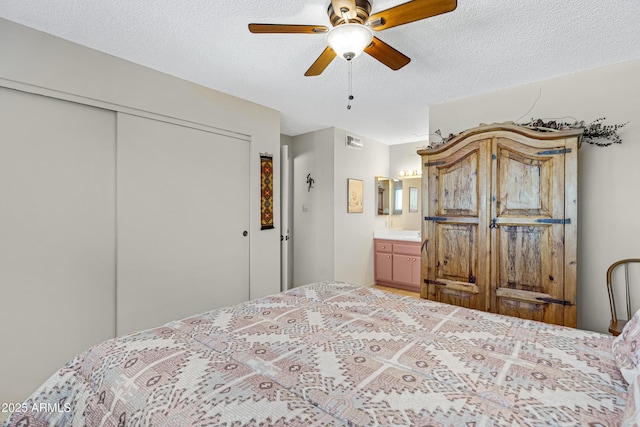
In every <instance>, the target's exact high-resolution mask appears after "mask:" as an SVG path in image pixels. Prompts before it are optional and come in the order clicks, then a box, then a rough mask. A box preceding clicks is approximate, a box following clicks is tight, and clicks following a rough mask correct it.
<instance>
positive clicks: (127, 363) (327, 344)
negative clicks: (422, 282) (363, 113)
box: [7, 282, 627, 427]
mask: <svg viewBox="0 0 640 427" xmlns="http://www.w3.org/2000/svg"><path fill="white" fill-rule="evenodd" d="M612 340H613V339H612V337H610V336H606V335H602V334H598V333H593V332H586V331H581V330H577V329H570V328H564V327H556V326H550V325H547V324H543V323H537V322H532V321H527V320H522V319H517V318H510V317H505V316H498V315H494V314H490V313H484V312H479V311H473V310H467V309H464V308H460V307H455V306H451V305H446V304H440V303H434V302H432V301H426V300H419V299H416V298H411V297H402V296H399V295H395V294H389V293H386V292H383V291H380V290H376V289H371V288H366V287H357V286H353V285H348V284H343V283H326V282H323V283H318V284H313V285H309V286H305V287H301V288H296V289H293V290H291V291H288V292H285V293H282V294H278V295H274V296H270V297H267V298H262V299H259V300H256V301H253V302H249V303H245V304H241V305H237V306H234V307H230V308H227V309H220V310H214V311H210V312H207V313H203V314H200V315H197V316H194V317H190V318H187V319H184V320H180V321H175V322H172V323H169V324H167V325H165V326H163V327H159V328H156V329H151V330H148V331H144V332H140V333H137V334H134V335H129V336H124V337H120V338H116V339H113V340H109V341H105V342H103V343H101V344H99V345H97V346H95V347H93V348H91V349H89V350H88V351H86V352H85V353H83V354H81V355H79V356H78V357H76V358H75V359H74V360H72V361H71V362H69V363H68V364H67V365H66V366H65V367H64V368H63V369H61V370H60V371H58V372H57V373H56V374H54V375H53V376H52V377H51V378H50V379H49V380H48V381H47V382H46V383H45V384H44V385H42V387H41V388H40V389H38V390H37V391H36V392H35V393H34V394H33V395H32V397H31V398H29V400H27V401H26V402H25V404H24V405H23V409H24V411H22V412H16V413H14V414H13V416H12V418H10V419H9V421H8V422H7V425H9V426H27V425H28V426H31V427H34V426H46V425H50V426H54V425H55V426H63V425H64V426H67V425H74V426H83V425H86V426H165V425H166V426H212V425H220V426H266V425H274V426H312V425H317V426H338V425H339V426H341V425H357V426H373V425H385V426H409V425H415V426H426V425H431V426H483V425H487V426H490V425H495V426H498V425H500V426H506V425H509V426H514V425H528V426H548V425H554V426H576V425H612V426H613V425H619V424H620V420H621V417H622V413H623V411H624V406H625V402H626V394H627V391H626V389H627V385H626V383H625V381H624V379H623V378H622V376H621V374H620V371H619V370H618V368H617V367H616V364H615V361H614V359H613V356H612V354H611V344H612Z"/></svg>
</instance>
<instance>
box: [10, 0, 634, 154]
mask: <svg viewBox="0 0 640 427" xmlns="http://www.w3.org/2000/svg"><path fill="white" fill-rule="evenodd" d="M402 2H403V0H373V1H372V8H373V10H372V13H375V12H378V11H381V10H384V9H387V8H389V7H392V6H396V5H397V4H400V3H402ZM328 4H329V1H327V0H306V1H300V0H110V1H104V0H60V1H50V0H2V1H1V2H0V16H1V17H3V18H6V19H9V20H11V21H15V22H18V23H20V24H24V25H26V26H29V27H32V28H35V29H38V30H41V31H44V32H47V33H50V34H53V35H56V36H59V37H62V38H64V39H67V40H71V41H74V42H76V43H79V44H82V45H85V46H89V47H92V48H94V49H97V50H100V51H103V52H107V53H109V54H112V55H115V56H118V57H121V58H124V59H127V60H129V61H132V62H135V63H138V64H142V65H145V66H147V67H150V68H153V69H156V70H159V71H163V72H165V73H168V74H171V75H174V76H178V77H181V78H183V79H186V80H189V81H192V82H195V83H198V84H201V85H204V86H208V87H210V88H213V89H216V90H219V91H221V92H225V93H228V94H231V95H235V96H238V97H240V98H244V99H247V100H250V101H253V102H256V103H258V104H262V105H265V106H268V107H271V108H273V109H275V110H278V111H280V112H281V114H282V118H281V132H282V133H283V134H286V135H292V136H294V135H298V134H301V133H306V132H310V131H314V130H318V129H323V128H327V127H333V126H335V127H339V128H342V129H346V130H348V131H350V132H353V133H356V134H359V135H362V136H365V137H368V138H371V139H374V140H377V141H379V142H382V143H386V144H397V143H404V142H414V141H424V140H427V139H428V131H429V129H428V113H429V106H430V105H434V104H438V103H442V102H444V101H448V100H452V99H457V98H462V97H466V96H470V95H474V94H479V93H484V92H489V91H493V90H496V89H500V88H504V87H509V86H515V85H519V84H524V83H529V82H534V81H539V80H544V79H548V78H551V77H554V76H560V75H565V74H570V73H574V72H577V71H581V70H586V69H591V68H597V67H602V66H606V65H609V64H614V63H619V62H624V61H629V60H633V59H640V0H607V1H602V0H563V1H557V0H458V7H457V9H456V10H454V11H453V12H450V13H447V14H444V15H440V16H436V17H433V18H429V19H426V20H422V21H418V22H413V23H410V24H406V25H403V26H399V27H395V28H391V29H388V30H385V31H381V32H377V33H375V35H376V36H377V37H378V38H380V39H381V40H383V41H384V42H386V43H388V44H390V45H391V46H393V47H395V48H396V49H398V50H400V51H401V52H403V53H404V54H405V55H407V56H409V57H410V58H411V62H410V63H409V64H408V65H407V66H406V67H404V68H402V69H400V70H399V71H392V70H390V69H389V68H387V67H386V66H384V65H383V64H381V63H380V62H378V61H376V60H375V59H373V58H372V57H370V56H368V55H366V54H363V55H362V56H360V57H358V58H356V59H355V60H354V61H353V93H354V96H355V99H354V101H353V106H352V108H351V109H350V110H347V108H346V106H347V95H348V79H347V74H348V73H347V63H346V61H344V60H342V59H340V58H336V59H334V61H333V62H332V63H331V64H330V65H329V67H328V68H327V69H326V70H325V71H324V73H323V74H321V75H320V76H318V77H304V73H305V71H306V70H307V68H309V66H310V65H311V64H312V63H313V61H315V59H316V58H317V57H318V56H319V55H320V53H321V52H322V50H323V49H324V47H325V36H324V35H306V34H275V35H274V34H268V35H267V34H251V33H249V31H248V29H247V24H249V23H251V22H257V23H280V24H318V25H326V26H330V24H329V19H328V17H327V13H326V10H327V6H328ZM0 60H1V59H0ZM532 101H533V100H532ZM523 113H524V112H523ZM516 118H517V117H514V119H516Z"/></svg>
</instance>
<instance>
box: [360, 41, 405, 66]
mask: <svg viewBox="0 0 640 427" xmlns="http://www.w3.org/2000/svg"><path fill="white" fill-rule="evenodd" d="M364 51H365V52H367V53H368V54H369V55H371V56H373V57H374V58H376V59H377V60H378V61H380V62H382V63H383V64H384V65H386V66H387V67H389V68H391V69H392V70H399V69H400V68H402V67H404V66H405V65H407V64H408V63H409V62H411V58H409V57H408V56H406V55H404V54H403V53H401V52H399V51H397V50H395V49H394V48H392V47H391V46H389V45H388V44H386V43H385V42H383V41H382V40H380V39H379V38H377V37H374V38H373V40H372V41H371V44H370V45H369V46H367V47H366V48H365V49H364Z"/></svg>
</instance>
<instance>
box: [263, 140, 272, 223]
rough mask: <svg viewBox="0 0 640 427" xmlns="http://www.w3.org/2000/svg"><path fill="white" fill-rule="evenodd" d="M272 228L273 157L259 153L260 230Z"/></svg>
mask: <svg viewBox="0 0 640 427" xmlns="http://www.w3.org/2000/svg"><path fill="white" fill-rule="evenodd" d="M271 228H274V227H273V156H272V155H271V154H267V153H260V229H261V230H268V229H271Z"/></svg>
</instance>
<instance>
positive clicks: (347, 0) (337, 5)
mask: <svg viewBox="0 0 640 427" xmlns="http://www.w3.org/2000/svg"><path fill="white" fill-rule="evenodd" d="M331 6H333V12H334V13H335V14H336V15H338V16H340V17H342V15H343V13H342V10H343V9H346V12H344V15H345V18H347V19H354V18H355V17H356V16H357V11H356V0H331Z"/></svg>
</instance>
